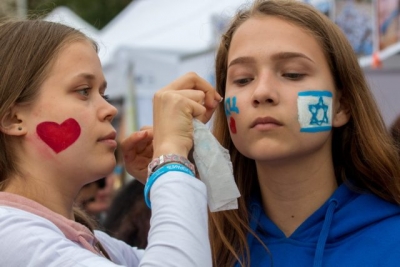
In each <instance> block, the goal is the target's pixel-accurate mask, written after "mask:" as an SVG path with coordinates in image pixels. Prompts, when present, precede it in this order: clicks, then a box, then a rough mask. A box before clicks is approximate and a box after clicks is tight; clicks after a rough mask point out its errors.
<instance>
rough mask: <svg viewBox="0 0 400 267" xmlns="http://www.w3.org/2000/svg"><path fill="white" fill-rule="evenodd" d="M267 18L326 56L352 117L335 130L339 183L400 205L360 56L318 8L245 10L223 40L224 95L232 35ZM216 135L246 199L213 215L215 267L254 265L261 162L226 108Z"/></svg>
mask: <svg viewBox="0 0 400 267" xmlns="http://www.w3.org/2000/svg"><path fill="white" fill-rule="evenodd" d="M262 16H274V17H277V18H280V19H283V20H285V21H287V22H289V23H292V24H293V25H296V26H298V27H300V28H302V29H304V30H306V31H308V32H309V33H310V34H312V35H313V36H314V38H315V39H316V40H317V42H318V43H319V44H320V46H321V49H322V50H323V52H324V54H325V58H326V61H327V63H328V65H329V67H330V71H331V75H332V77H333V78H334V82H335V86H336V89H337V90H339V91H340V92H341V93H342V99H341V101H342V104H343V105H345V106H346V107H348V109H349V113H350V120H349V122H348V123H347V124H346V125H344V126H343V127H340V128H334V129H333V141H332V142H333V144H332V147H333V148H332V154H333V163H334V167H335V174H336V177H337V180H338V182H339V183H342V182H351V184H352V188H354V189H357V190H362V191H370V192H372V193H374V194H376V195H377V196H379V197H381V198H383V199H385V200H387V201H390V202H394V203H400V180H399V179H398V178H399V177H400V167H399V166H400V164H399V157H398V155H397V154H396V151H395V150H394V148H393V143H392V141H391V139H390V136H389V135H388V133H387V130H386V128H385V125H384V122H383V119H382V117H381V115H380V113H379V111H378V107H377V105H376V103H375V100H374V99H373V96H372V94H371V92H370V89H369V87H368V85H367V82H366V80H365V77H364V74H363V71H362V69H361V68H360V66H359V64H358V60H357V57H356V55H355V53H354V52H353V49H352V47H351V46H350V44H349V42H348V41H347V39H346V37H345V36H344V34H343V33H342V31H341V30H340V29H339V28H338V27H337V26H336V25H335V24H334V23H333V22H332V21H330V20H329V18H327V17H326V16H325V15H323V14H321V13H320V12H319V11H317V10H316V9H314V8H313V7H311V6H309V5H308V4H304V3H301V2H298V1H286V0H270V1H263V0H256V1H255V2H254V4H253V5H252V6H251V7H250V8H249V9H246V10H240V11H239V12H238V13H237V14H236V16H235V17H234V18H233V20H232V22H231V24H230V25H229V27H228V30H227V31H226V32H225V34H224V35H223V36H222V39H221V42H220V45H219V48H218V52H217V57H216V64H215V69H216V87H217V91H218V93H219V94H221V96H225V84H226V75H227V58H228V51H229V47H230V44H231V40H232V37H233V36H234V34H235V32H236V30H237V29H238V28H239V27H240V25H242V24H243V23H244V22H245V21H247V20H248V19H250V18H254V17H262ZM213 132H214V135H215V136H216V138H217V139H218V140H219V141H220V142H221V144H222V145H223V146H224V147H225V148H227V149H228V150H229V151H230V155H231V159H232V163H233V166H234V175H235V180H236V183H237V185H238V187H239V190H240V192H241V195H242V197H241V198H240V199H239V208H238V209H237V210H230V211H224V212H218V213H212V214H210V218H211V220H210V238H211V242H212V250H213V260H214V265H215V266H218V267H221V266H233V264H234V263H235V262H236V261H237V260H239V259H240V261H241V263H242V266H245V265H247V264H249V259H248V257H247V255H249V247H248V244H247V242H246V236H247V234H248V233H249V232H250V233H251V230H250V229H249V226H248V224H249V219H248V217H249V212H248V207H249V198H250V196H251V195H252V193H254V192H256V190H257V191H258V180H257V171H256V167H255V162H254V160H252V159H249V158H247V157H245V156H244V155H242V154H241V153H240V152H239V151H238V150H237V149H236V148H235V146H234V144H233V142H232V140H231V138H230V134H229V128H228V124H227V118H226V116H225V112H224V106H223V104H220V106H219V107H218V109H217V111H216V114H215V117H214V122H213ZM256 238H257V237H256ZM240 257H242V258H240Z"/></svg>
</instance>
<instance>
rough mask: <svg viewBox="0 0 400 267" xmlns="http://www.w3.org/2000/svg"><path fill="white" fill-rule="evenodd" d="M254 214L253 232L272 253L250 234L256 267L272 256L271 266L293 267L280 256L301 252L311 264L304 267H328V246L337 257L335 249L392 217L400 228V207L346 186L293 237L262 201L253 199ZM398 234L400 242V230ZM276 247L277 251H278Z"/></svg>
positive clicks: (338, 190)
mask: <svg viewBox="0 0 400 267" xmlns="http://www.w3.org/2000/svg"><path fill="white" fill-rule="evenodd" d="M250 212H251V215H250V227H251V229H252V230H253V231H255V232H256V234H257V235H258V236H259V237H260V238H261V240H262V241H263V242H264V243H265V245H266V246H267V247H268V249H269V250H270V251H269V252H267V251H265V249H264V248H262V247H261V246H260V243H259V241H258V240H257V239H255V238H254V237H253V235H251V234H249V235H248V243H249V246H250V251H251V261H252V263H253V264H254V261H255V260H257V258H260V257H261V258H265V257H266V256H265V254H269V255H270V256H269V257H270V258H271V259H270V264H271V265H272V262H275V264H274V266H289V265H284V264H283V265H282V264H278V259H279V258H280V257H286V256H285V255H279V254H282V253H287V256H290V251H292V252H293V253H294V254H296V253H297V254H298V257H303V256H302V255H304V261H305V262H309V264H308V265H306V264H305V265H304V266H313V267H320V266H322V265H323V263H324V266H326V260H325V259H324V257H325V251H326V250H327V247H328V249H329V253H330V254H332V253H333V254H334V252H335V248H336V251H340V250H341V249H342V248H341V245H342V244H344V243H346V242H347V241H348V240H350V239H351V240H352V241H353V242H354V241H356V238H354V237H356V236H360V235H362V234H363V233H367V232H368V231H369V229H375V228H376V227H373V226H374V225H376V224H377V223H379V222H382V221H386V220H388V219H390V218H395V220H396V221H397V223H399V224H398V225H400V206H398V205H395V204H391V203H389V202H387V201H384V200H382V199H380V198H378V197H377V196H375V195H373V194H367V193H365V194H360V193H356V192H354V191H351V190H350V189H349V188H348V187H347V186H346V185H345V184H342V185H341V186H340V187H339V188H338V189H337V190H336V191H335V192H334V194H333V195H332V196H331V197H330V198H329V199H328V200H327V201H326V202H325V203H324V204H323V205H322V206H321V207H320V208H319V209H318V210H317V211H316V212H314V213H313V214H312V215H311V216H310V217H309V218H308V219H307V220H306V221H304V222H303V223H302V224H301V225H300V226H299V227H298V228H297V229H296V230H295V232H294V233H293V234H292V235H291V236H290V237H286V236H285V234H284V233H283V232H282V231H281V230H280V229H279V228H278V227H277V226H276V225H275V224H274V223H273V222H272V221H271V220H270V219H269V218H268V217H267V216H266V215H265V213H264V211H263V209H262V206H261V204H260V201H259V200H258V199H253V200H252V202H251V204H250ZM397 228H399V226H398V227H397ZM371 231H373V232H372V233H370V234H371V237H372V236H377V238H379V232H376V233H375V230H371ZM398 232H399V239H400V231H398ZM361 237H362V236H361ZM399 241H400V240H399ZM356 244H357V243H356ZM362 245H363V244H358V245H357V246H359V247H360V246H361V247H362ZM285 246H287V249H288V251H286V252H285V251H284V247H285ZM275 247H276V250H275V249H274V248H275ZM344 249H345V248H344V246H343V250H344ZM302 250H304V251H302ZM274 251H277V252H276V254H274ZM347 253H348V251H347ZM261 255H263V256H261ZM329 257H330V256H328V258H329ZM275 258H276V259H275ZM308 258H309V259H308ZM398 260H399V259H398ZM336 264H337V263H336ZM339 265H340V266H352V265H346V264H343V265H342V264H339ZM252 266H259V265H252ZM263 266H269V265H268V264H267V265H263ZM295 266H300V265H295ZM301 266H302V265H301ZM329 266H330V265H329ZM333 266H338V265H333ZM353 266H354V265H353ZM357 266H361V265H357ZM368 266H372V265H368ZM381 266H383V265H381Z"/></svg>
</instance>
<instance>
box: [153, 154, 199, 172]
mask: <svg viewBox="0 0 400 267" xmlns="http://www.w3.org/2000/svg"><path fill="white" fill-rule="evenodd" d="M168 163H180V164H183V165H185V166H186V167H187V168H189V169H190V170H191V171H192V172H193V174H196V170H195V167H194V165H193V164H192V163H191V162H190V161H189V160H188V159H187V158H185V157H183V156H180V155H176V154H167V155H161V156H160V157H158V158H154V159H153V160H152V161H151V162H150V164H149V166H148V167H147V175H148V176H150V175H151V174H152V173H153V172H155V171H156V170H157V169H159V168H160V167H162V166H163V165H165V164H168Z"/></svg>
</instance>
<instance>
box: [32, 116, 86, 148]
mask: <svg viewBox="0 0 400 267" xmlns="http://www.w3.org/2000/svg"><path fill="white" fill-rule="evenodd" d="M36 132H37V134H38V135H39V137H40V139H42V140H43V142H45V143H46V144H47V145H48V146H49V147H50V148H51V149H53V150H54V152H56V153H57V154H58V153H60V152H61V151H63V150H64V149H66V148H68V147H69V146H70V145H72V144H73V143H74V142H75V141H76V140H77V139H78V137H79V135H80V134H81V127H80V126H79V124H78V122H77V121H76V120H74V119H67V120H65V121H64V122H63V123H61V124H58V123H56V122H50V121H45V122H42V123H40V124H39V125H38V126H37V127H36Z"/></svg>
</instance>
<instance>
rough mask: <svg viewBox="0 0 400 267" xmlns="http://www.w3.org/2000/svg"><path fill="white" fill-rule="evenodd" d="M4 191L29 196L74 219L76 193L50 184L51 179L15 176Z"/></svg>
mask: <svg viewBox="0 0 400 267" xmlns="http://www.w3.org/2000/svg"><path fill="white" fill-rule="evenodd" d="M4 191H5V192H8V193H13V194H17V195H20V196H23V197H26V198H29V199H31V200H33V201H35V202H37V203H39V204H41V205H43V206H45V207H46V208H48V209H50V210H52V211H54V212H56V213H58V214H60V215H62V216H64V217H66V218H68V219H71V220H74V214H73V203H74V196H75V195H74V196H72V194H71V195H68V194H67V193H66V192H67V190H65V188H63V190H60V189H59V188H58V187H56V186H54V185H52V184H50V183H49V180H46V179H42V180H38V179H32V177H24V178H22V177H13V178H11V179H10V182H9V183H8V184H7V187H6V188H5V189H4Z"/></svg>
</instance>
